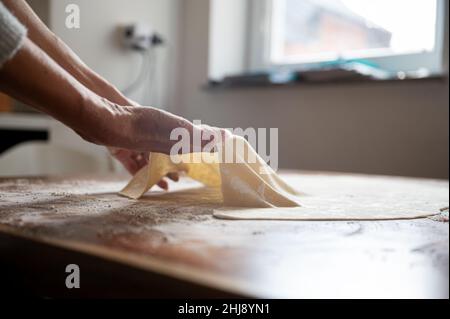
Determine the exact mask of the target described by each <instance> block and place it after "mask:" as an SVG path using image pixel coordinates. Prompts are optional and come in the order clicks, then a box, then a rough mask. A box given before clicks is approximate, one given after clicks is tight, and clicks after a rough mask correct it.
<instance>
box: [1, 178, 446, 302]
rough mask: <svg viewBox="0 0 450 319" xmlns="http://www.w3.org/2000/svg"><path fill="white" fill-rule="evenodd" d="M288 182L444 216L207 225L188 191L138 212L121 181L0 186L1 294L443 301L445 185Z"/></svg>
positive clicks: (161, 196) (210, 221)
mask: <svg viewBox="0 0 450 319" xmlns="http://www.w3.org/2000/svg"><path fill="white" fill-rule="evenodd" d="M283 177H284V178H285V179H286V181H287V182H288V183H290V184H291V185H293V186H294V187H295V188H297V189H299V190H301V191H302V192H304V194H305V195H304V196H305V200H307V198H311V196H312V197H318V198H319V199H321V198H323V200H327V201H329V202H330V203H331V204H332V201H333V200H334V202H335V203H336V205H349V206H350V205H356V204H358V203H360V204H361V203H374V204H383V205H400V206H402V207H411V206H414V207H416V206H417V205H424V207H427V209H430V210H431V211H434V212H436V213H437V214H439V213H440V212H441V210H442V213H441V214H439V215H437V216H436V217H433V218H425V219H417V220H402V221H334V222H328V221H322V222H317V221H316V222H304V221H303V222H300V221H227V220H220V219H215V218H214V217H212V211H213V209H215V208H219V207H220V206H221V204H220V200H221V198H219V197H218V196H217V195H214V194H213V192H211V191H210V190H208V189H206V188H202V187H200V186H199V185H198V184H197V183H195V182H192V181H189V180H187V179H186V180H183V181H182V182H180V183H178V184H176V185H174V184H171V186H172V191H171V192H169V193H164V192H151V193H149V194H147V195H146V196H145V197H144V198H143V199H142V200H139V201H134V200H129V199H127V198H124V197H121V196H118V195H117V191H118V190H120V189H121V187H122V186H123V185H124V184H125V183H126V181H127V178H124V177H119V176H110V177H101V176H91V177H65V178H62V177H60V178H58V177H53V178H50V177H49V178H34V179H29V178H16V179H0V262H1V263H0V265H1V267H2V269H0V270H1V272H0V275H1V276H3V278H2V284H3V285H2V288H3V292H4V293H5V292H6V293H8V294H11V293H19V294H23V293H25V294H31V295H39V296H50V297H77V296H83V297H86V296H87V297H90V296H91V297H99V296H100V297H234V296H253V297H275V298H370V297H381V298H391V297H402V298H448V297H449V257H448V256H449V224H448V210H447V211H446V212H445V208H446V206H448V181H436V180H426V179H409V178H394V177H382V176H365V175H349V174H346V175H344V174H325V173H305V172H290V173H288V174H285V175H283ZM308 196H309V197H308ZM68 264H77V265H78V266H79V267H80V272H81V281H80V283H81V287H80V289H67V288H66V286H65V278H66V276H67V275H68V274H67V273H65V267H66V265H68ZM5 283H6V284H5ZM8 284H9V285H8Z"/></svg>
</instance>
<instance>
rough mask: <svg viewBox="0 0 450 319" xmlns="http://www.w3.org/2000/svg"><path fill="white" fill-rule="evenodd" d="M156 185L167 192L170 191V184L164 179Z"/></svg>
mask: <svg viewBox="0 0 450 319" xmlns="http://www.w3.org/2000/svg"><path fill="white" fill-rule="evenodd" d="M156 185H158V186H159V187H160V188H162V189H163V190H165V191H167V190H169V184H168V183H167V181H165V180H164V179H162V180H160V181H159V182H158V184H156Z"/></svg>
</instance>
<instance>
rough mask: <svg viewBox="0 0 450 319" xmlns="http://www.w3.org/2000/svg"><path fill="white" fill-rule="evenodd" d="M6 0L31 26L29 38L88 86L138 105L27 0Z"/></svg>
mask: <svg viewBox="0 0 450 319" xmlns="http://www.w3.org/2000/svg"><path fill="white" fill-rule="evenodd" d="M3 2H4V4H5V6H7V7H8V8H9V9H10V10H11V11H12V12H13V13H14V15H15V16H16V17H17V18H18V19H19V20H20V21H21V22H22V23H23V24H24V25H25V26H26V27H27V28H28V37H29V38H30V39H31V40H32V41H33V42H34V43H35V44H36V45H37V46H39V47H40V48H41V49H42V50H43V51H45V52H46V53H47V54H48V55H49V56H50V57H51V58H52V59H53V60H54V61H55V62H56V63H58V64H59V65H60V66H61V67H62V68H63V69H65V70H66V71H67V72H68V73H70V74H71V75H72V76H73V77H74V78H75V79H77V80H78V81H79V82H80V83H81V84H83V85H84V86H85V87H86V88H88V89H89V90H91V91H92V92H94V93H96V94H97V95H99V96H102V97H105V98H108V99H109V100H110V101H111V102H114V103H117V104H119V105H136V103H135V102H133V101H131V100H130V99H128V98H126V97H125V96H124V95H123V94H122V93H120V92H119V91H118V90H117V89H116V88H115V87H114V86H113V85H111V84H110V83H109V82H108V81H107V80H105V79H104V78H102V77H101V76H100V75H98V74H97V73H95V72H94V71H93V70H92V69H90V68H89V67H88V66H86V64H84V63H83V62H82V61H81V59H80V58H79V57H78V56H77V55H76V54H75V53H74V52H73V51H72V50H71V49H70V48H69V47H68V46H67V45H66V44H65V43H64V42H63V41H61V40H60V39H59V38H58V37H57V36H56V35H55V34H54V33H53V32H52V31H51V30H49V29H48V28H47V26H46V25H45V24H44V23H43V22H42V21H41V20H40V19H39V17H38V16H37V15H36V14H35V13H34V12H33V10H32V9H31V8H30V7H29V5H28V4H27V3H26V2H25V1H24V0H3Z"/></svg>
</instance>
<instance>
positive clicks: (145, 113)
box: [0, 39, 202, 154]
mask: <svg viewBox="0 0 450 319" xmlns="http://www.w3.org/2000/svg"><path fill="white" fill-rule="evenodd" d="M0 88H1V89H2V90H3V91H5V92H6V93H7V94H9V95H11V96H13V97H15V98H17V99H18V100H21V101H24V102H26V103H28V104H29V105H31V106H33V107H35V108H37V109H39V110H41V111H43V112H45V113H47V114H49V115H51V116H53V117H54V118H56V119H58V120H60V121H61V122H63V123H64V124H66V125H67V126H69V127H71V128H72V129H73V130H75V131H76V132H77V133H78V134H79V135H80V136H82V137H83V138H84V139H86V140H87V141H89V142H92V143H96V144H100V145H106V146H114V147H119V148H128V149H133V150H138V151H142V152H150V151H151V152H159V153H166V154H169V153H170V148H171V147H172V146H173V144H174V143H175V142H176V141H171V140H170V138H169V137H170V132H171V131H172V130H173V129H174V128H177V127H183V128H186V129H187V130H188V131H189V132H190V133H191V134H192V133H193V131H194V130H196V131H198V132H199V134H201V132H202V129H201V128H199V127H195V126H193V125H192V123H191V122H189V121H188V120H186V119H184V118H181V117H178V116H175V115H173V114H170V113H168V112H164V111H161V110H157V109H154V108H150V107H139V106H136V107H134V106H132V107H130V106H120V105H117V104H115V103H112V102H110V101H109V100H107V99H105V98H102V97H100V96H98V95H97V94H95V93H93V92H92V91H90V90H89V89H87V88H86V87H85V86H83V85H82V84H81V83H80V82H78V81H77V80H76V79H75V78H74V77H72V76H71V75H70V74H69V73H68V72H67V71H65V70H64V69H63V68H61V67H60V66H59V65H58V64H57V63H56V62H55V61H53V60H52V59H51V58H50V57H49V56H48V55H47V54H46V53H45V52H43V51H42V50H41V49H40V48H39V47H38V46H36V45H35V44H34V43H33V42H32V41H31V40H29V39H26V40H25V42H24V44H23V45H22V47H21V48H20V50H19V51H18V52H17V53H16V55H15V56H14V57H13V58H12V59H10V60H9V61H8V62H6V63H5V64H4V65H3V67H2V68H1V69H0ZM191 136H192V135H191Z"/></svg>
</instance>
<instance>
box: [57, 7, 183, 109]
mask: <svg viewBox="0 0 450 319" xmlns="http://www.w3.org/2000/svg"><path fill="white" fill-rule="evenodd" d="M69 3H75V4H77V5H79V7H80V11H81V28H80V29H67V28H66V26H65V18H66V16H67V14H66V13H65V8H66V6H67V5H68V4H69ZM177 8H178V0H132V1H127V0H95V1H92V0H51V1H50V25H51V28H52V30H53V31H54V32H55V33H56V34H57V35H59V36H60V37H61V38H62V39H63V40H64V41H65V42H66V43H67V44H68V45H69V46H70V47H71V48H72V49H73V50H74V51H75V52H76V53H77V54H78V55H79V56H80V57H81V59H82V60H83V61H84V62H86V63H87V64H88V65H89V66H90V67H91V68H93V69H94V70H95V71H97V72H98V73H99V74H100V75H102V76H104V77H105V78H106V79H108V80H109V81H111V82H112V83H113V84H114V85H116V86H117V87H118V88H119V89H124V88H126V87H127V86H128V85H129V84H130V83H131V82H132V80H133V79H135V77H136V74H137V72H138V70H139V67H140V63H141V61H140V57H139V55H138V54H136V53H134V52H129V51H126V50H124V49H123V48H122V46H121V45H120V38H119V32H118V26H119V25H123V24H128V23H133V22H145V23H148V24H150V25H151V26H152V27H153V28H154V29H155V30H156V31H157V32H158V33H160V34H161V35H162V36H163V37H164V38H165V39H167V41H168V43H167V45H166V46H165V47H164V48H161V49H158V63H159V66H158V70H157V76H156V78H157V79H158V81H157V92H158V95H157V96H159V98H158V99H157V100H156V101H155V100H151V101H149V100H142V99H140V96H141V94H139V93H142V92H139V93H138V94H135V95H133V96H132V97H134V98H135V99H136V100H137V101H138V102H140V103H142V104H153V106H157V107H165V108H170V106H169V104H170V103H171V101H170V99H169V95H168V92H169V91H170V90H171V83H172V81H171V80H170V79H171V78H172V77H173V72H174V70H175V69H176V65H175V64H174V63H173V61H176V60H177V57H176V54H177V43H178V40H177V32H176V30H177V20H178V19H177V15H178V9H177ZM147 85H150V83H147Z"/></svg>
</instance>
